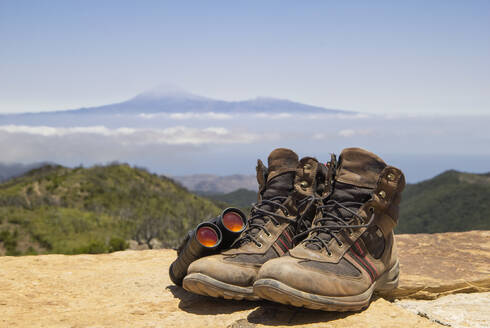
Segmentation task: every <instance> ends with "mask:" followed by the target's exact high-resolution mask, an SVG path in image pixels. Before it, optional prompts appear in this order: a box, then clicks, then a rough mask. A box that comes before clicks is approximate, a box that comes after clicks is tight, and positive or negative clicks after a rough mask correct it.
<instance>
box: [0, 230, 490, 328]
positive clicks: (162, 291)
mask: <svg viewBox="0 0 490 328" xmlns="http://www.w3.org/2000/svg"><path fill="white" fill-rule="evenodd" d="M397 243H398V247H399V252H400V262H401V277H400V286H399V288H398V289H397V290H395V291H394V292H393V293H391V294H389V295H382V296H377V297H375V298H374V300H373V302H372V303H371V305H370V306H369V307H368V309H366V310H364V311H361V312H347V313H337V312H332V313H327V312H318V311H311V310H305V309H297V308H293V307H287V306H282V305H278V304H274V303H271V302H266V301H261V302H238V301H226V300H221V299H212V298H207V297H202V296H198V295H193V294H190V293H188V292H186V291H185V290H183V289H182V288H180V287H177V286H174V285H173V284H172V283H171V281H170V279H169V277H168V267H169V265H170V263H171V262H172V261H173V260H174V258H175V256H176V253H175V251H173V250H145V251H125V252H117V253H112V254H101V255H76V256H66V255H41V256H25V257H0V327H186V328H191V327H263V326H276V327H278V326H279V327H280V326H284V327H291V326H299V327H444V326H452V327H490V311H488V308H490V307H489V304H490V293H489V292H490V231H479V232H464V233H444V234H434V235H426V234H419V235H399V236H397Z"/></svg>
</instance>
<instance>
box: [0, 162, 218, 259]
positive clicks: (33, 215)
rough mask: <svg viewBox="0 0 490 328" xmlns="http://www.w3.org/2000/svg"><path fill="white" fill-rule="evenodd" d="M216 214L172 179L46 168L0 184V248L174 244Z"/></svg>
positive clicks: (82, 249)
mask: <svg viewBox="0 0 490 328" xmlns="http://www.w3.org/2000/svg"><path fill="white" fill-rule="evenodd" d="M219 211H220V209H219V208H218V207H217V206H216V205H215V204H214V203H213V202H211V201H210V200H207V199H203V198H201V197H199V196H196V195H194V194H191V193H189V192H188V191H187V190H186V189H185V188H183V187H181V186H180V185H178V184H176V183H174V182H173V181H172V180H171V179H168V178H166V177H162V176H158V175H155V174H150V173H148V172H147V171H146V170H142V169H137V168H132V167H130V166H128V165H121V164H114V165H109V166H94V167H91V168H87V169H86V168H81V167H79V168H74V169H69V168H65V167H61V166H49V165H48V166H44V167H42V168H39V169H36V170H33V171H30V172H29V173H27V174H26V175H24V176H22V177H19V178H16V179H13V180H10V181H8V182H6V183H3V184H1V185H0V246H2V245H3V248H4V250H5V253H6V254H10V255H19V254H31V253H32V254H33V253H65V254H74V253H100V252H108V251H114V250H120V249H124V248H126V247H127V244H126V240H128V239H135V240H138V241H141V242H146V243H148V242H149V241H150V240H151V239H152V238H158V239H159V240H160V241H162V243H163V246H165V247H175V246H177V245H178V243H179V240H180V239H181V237H182V235H183V232H185V231H187V230H189V229H190V228H191V227H193V226H195V225H196V224H197V223H198V222H201V221H202V220H204V219H209V218H210V217H212V216H214V215H216V214H217V213H219Z"/></svg>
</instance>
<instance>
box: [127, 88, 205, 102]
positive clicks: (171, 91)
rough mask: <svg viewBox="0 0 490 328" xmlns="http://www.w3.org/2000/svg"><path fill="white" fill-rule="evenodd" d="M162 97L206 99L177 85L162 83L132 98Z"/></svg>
mask: <svg viewBox="0 0 490 328" xmlns="http://www.w3.org/2000/svg"><path fill="white" fill-rule="evenodd" d="M162 98H182V99H206V98H205V97H202V96H198V95H196V94H193V93H191V92H188V91H187V90H185V89H183V88H181V87H178V86H175V85H169V84H160V85H158V86H156V87H154V88H152V89H149V90H147V91H144V92H142V93H140V94H139V95H137V96H136V97H134V98H133V99H132V100H141V99H144V100H150V99H152V100H156V99H162Z"/></svg>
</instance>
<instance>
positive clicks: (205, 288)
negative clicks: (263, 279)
mask: <svg viewBox="0 0 490 328" xmlns="http://www.w3.org/2000/svg"><path fill="white" fill-rule="evenodd" d="M182 287H184V289H185V290H187V291H189V292H191V293H194V294H199V295H204V296H211V297H221V298H224V299H227V300H237V301H241V300H249V301H256V300H259V299H260V297H258V296H257V295H255V294H254V290H253V287H252V286H250V287H241V286H236V285H231V284H227V283H224V282H222V281H219V280H216V279H213V278H211V277H209V276H206V275H204V274H202V273H191V274H188V275H187V276H186V277H185V278H184V281H183V283H182Z"/></svg>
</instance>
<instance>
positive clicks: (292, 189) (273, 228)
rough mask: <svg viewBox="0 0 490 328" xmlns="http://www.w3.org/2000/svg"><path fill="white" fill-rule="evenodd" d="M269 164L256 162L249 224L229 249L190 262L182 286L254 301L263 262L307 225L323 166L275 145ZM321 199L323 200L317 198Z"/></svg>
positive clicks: (320, 185)
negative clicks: (255, 187) (256, 188)
mask: <svg viewBox="0 0 490 328" xmlns="http://www.w3.org/2000/svg"><path fill="white" fill-rule="evenodd" d="M268 165H269V168H268V169H267V168H266V167H265V166H264V164H262V162H261V161H260V160H259V161H258V164H257V181H258V183H259V194H258V203H257V204H254V206H253V208H252V210H251V213H250V219H249V226H248V227H247V229H246V230H245V231H244V232H243V233H242V235H241V236H240V237H239V239H238V240H236V241H235V243H234V244H233V245H232V247H231V249H229V250H226V251H223V252H221V254H217V255H212V256H208V257H204V258H201V259H199V260H197V261H195V262H193V263H192V264H191V265H190V266H189V269H188V271H187V272H188V274H187V276H186V277H185V278H184V281H183V287H184V288H185V289H186V290H188V291H190V292H193V293H196V294H201V295H207V296H213V297H223V298H226V299H236V300H241V299H248V300H256V299H258V297H257V296H256V295H255V294H254V293H253V283H254V281H255V279H256V277H257V273H258V271H259V269H260V267H261V266H262V264H264V263H265V262H266V261H268V260H270V259H273V258H276V257H279V256H282V255H283V254H284V253H286V252H287V251H288V250H289V249H291V248H292V247H293V246H294V245H293V238H294V236H295V235H297V234H298V233H301V232H304V231H306V230H308V229H309V228H310V227H311V223H312V221H313V216H314V214H315V213H316V205H318V204H320V205H321V203H319V196H317V195H316V194H315V192H314V190H315V191H317V190H318V191H319V192H320V193H321V194H323V192H324V191H325V190H327V189H328V188H329V186H330V185H327V186H326V185H325V177H326V175H327V169H326V167H325V165H323V164H321V163H318V161H316V160H315V159H313V158H310V157H307V158H303V159H302V160H301V161H298V155H296V153H294V152H293V151H292V150H289V149H284V148H279V149H276V150H274V151H273V152H272V153H271V154H270V155H269V158H268ZM320 202H321V201H320Z"/></svg>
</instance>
